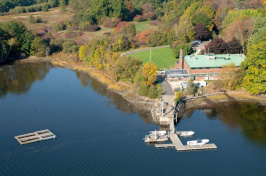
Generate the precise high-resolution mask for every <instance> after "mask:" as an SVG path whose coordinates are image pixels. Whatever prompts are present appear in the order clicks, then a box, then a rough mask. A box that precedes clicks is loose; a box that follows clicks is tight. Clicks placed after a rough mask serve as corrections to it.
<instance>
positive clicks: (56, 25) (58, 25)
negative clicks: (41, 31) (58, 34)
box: [52, 22, 66, 31]
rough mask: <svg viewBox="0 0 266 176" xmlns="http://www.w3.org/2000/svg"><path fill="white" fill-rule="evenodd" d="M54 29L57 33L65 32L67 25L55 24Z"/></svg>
mask: <svg viewBox="0 0 266 176" xmlns="http://www.w3.org/2000/svg"><path fill="white" fill-rule="evenodd" d="M52 29H53V30H55V31H63V30H65V29H66V25H65V24H64V23H63V22H59V23H54V24H53V25H52Z"/></svg>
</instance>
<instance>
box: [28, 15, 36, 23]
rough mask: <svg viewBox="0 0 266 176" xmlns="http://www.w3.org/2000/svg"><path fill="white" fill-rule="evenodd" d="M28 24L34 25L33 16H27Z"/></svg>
mask: <svg viewBox="0 0 266 176" xmlns="http://www.w3.org/2000/svg"><path fill="white" fill-rule="evenodd" d="M29 23H31V24H34V23H36V20H35V18H34V16H32V15H31V16H29Z"/></svg>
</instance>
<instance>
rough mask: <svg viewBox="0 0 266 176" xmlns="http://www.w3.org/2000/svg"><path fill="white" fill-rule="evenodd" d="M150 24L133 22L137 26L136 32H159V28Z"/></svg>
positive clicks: (147, 22)
mask: <svg viewBox="0 0 266 176" xmlns="http://www.w3.org/2000/svg"><path fill="white" fill-rule="evenodd" d="M150 22H151V21H144V22H138V23H136V22H133V23H134V24H135V26H136V30H137V31H139V32H144V31H147V30H157V29H158V27H157V26H152V25H150Z"/></svg>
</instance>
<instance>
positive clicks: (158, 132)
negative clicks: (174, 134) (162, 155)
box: [149, 130, 167, 136]
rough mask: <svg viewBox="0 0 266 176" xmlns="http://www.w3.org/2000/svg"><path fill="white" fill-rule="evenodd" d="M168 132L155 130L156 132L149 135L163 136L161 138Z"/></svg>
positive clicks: (150, 132)
mask: <svg viewBox="0 0 266 176" xmlns="http://www.w3.org/2000/svg"><path fill="white" fill-rule="evenodd" d="M166 133H167V132H166V131H157V130H155V131H149V134H157V135H161V136H164V135H166Z"/></svg>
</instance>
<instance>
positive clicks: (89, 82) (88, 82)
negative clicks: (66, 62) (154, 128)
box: [76, 71, 153, 123]
mask: <svg viewBox="0 0 266 176" xmlns="http://www.w3.org/2000/svg"><path fill="white" fill-rule="evenodd" d="M76 76H77V78H78V79H79V80H80V82H81V84H82V86H83V87H88V86H90V87H91V88H92V89H93V90H94V91H95V92H97V93H98V94H100V95H102V96H107V97H108V99H109V101H108V102H107V105H111V101H112V102H113V104H114V105H115V106H116V108H117V109H119V110H121V111H123V112H127V113H139V114H140V116H141V118H142V119H143V120H144V121H145V122H146V123H152V122H153V120H152V117H151V113H150V112H149V111H147V109H145V108H143V107H141V108H140V107H136V106H135V105H132V104H131V103H130V102H129V101H127V100H126V99H124V98H123V97H122V96H121V95H119V94H118V93H116V92H113V91H109V90H108V89H107V87H106V85H104V84H102V83H100V82H99V81H98V80H96V79H94V78H92V77H90V76H89V75H88V74H86V73H84V72H80V71H76Z"/></svg>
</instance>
